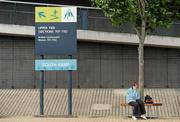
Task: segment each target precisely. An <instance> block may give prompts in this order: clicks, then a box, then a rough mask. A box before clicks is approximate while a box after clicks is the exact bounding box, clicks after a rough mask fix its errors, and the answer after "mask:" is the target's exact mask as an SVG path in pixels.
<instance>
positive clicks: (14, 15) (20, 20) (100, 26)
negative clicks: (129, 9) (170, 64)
mask: <svg viewBox="0 0 180 122" xmlns="http://www.w3.org/2000/svg"><path fill="white" fill-rule="evenodd" d="M35 6H66V5H58V4H45V3H34V2H20V1H7V0H0V23H2V24H17V25H28V26H34V25H35V22H34V20H35V14H34V9H35ZM77 8H78V10H77V14H78V18H77V28H78V29H85V30H95V31H106V32H123V33H133V32H134V31H133V29H132V27H131V25H130V24H127V25H123V26H120V27H114V26H112V24H111V21H110V19H108V18H107V17H105V16H104V14H103V12H102V11H101V10H100V9H99V8H94V7H83V6H77ZM83 12H84V13H85V14H82V13H83ZM172 28H173V29H157V31H155V33H153V34H156V35H166V36H177V37H179V36H180V30H178V28H180V23H179V22H176V23H173V27H172Z"/></svg>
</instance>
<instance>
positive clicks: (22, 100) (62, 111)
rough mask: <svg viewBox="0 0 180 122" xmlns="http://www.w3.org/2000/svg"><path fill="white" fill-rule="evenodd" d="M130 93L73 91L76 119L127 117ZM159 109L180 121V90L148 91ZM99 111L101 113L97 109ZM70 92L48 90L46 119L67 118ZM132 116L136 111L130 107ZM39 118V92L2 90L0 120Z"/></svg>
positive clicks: (116, 90)
mask: <svg viewBox="0 0 180 122" xmlns="http://www.w3.org/2000/svg"><path fill="white" fill-rule="evenodd" d="M126 91H127V89H73V115H77V116H86V117H102V116H103V117H119V116H122V117H123V116H124V114H125V109H124V108H122V107H120V106H119V103H120V102H123V101H124V100H125V99H124V95H125V93H126ZM145 94H149V95H150V96H152V98H154V99H155V101H156V102H162V103H163V106H162V107H159V109H158V111H159V116H160V117H180V89H145ZM96 108H97V109H96ZM67 110H68V108H67V90H66V89H46V90H45V115H67ZM128 110H129V111H130V112H131V111H132V110H131V108H130V107H129V109H128ZM155 112H156V109H155V108H151V109H150V116H156V113H155ZM38 114H39V90H37V89H14V90H8V89H1V90H0V116H1V117H3V118H4V117H17V116H34V115H38Z"/></svg>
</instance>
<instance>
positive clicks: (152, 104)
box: [120, 103, 162, 106]
mask: <svg viewBox="0 0 180 122" xmlns="http://www.w3.org/2000/svg"><path fill="white" fill-rule="evenodd" d="M120 105H121V106H129V104H128V103H120ZM144 105H145V106H162V103H151V104H148V103H145V104H144Z"/></svg>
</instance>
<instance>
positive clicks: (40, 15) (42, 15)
mask: <svg viewBox="0 0 180 122" xmlns="http://www.w3.org/2000/svg"><path fill="white" fill-rule="evenodd" d="M38 15H39V17H40V18H41V17H46V16H45V14H44V12H39V13H38Z"/></svg>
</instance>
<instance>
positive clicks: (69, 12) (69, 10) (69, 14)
mask: <svg viewBox="0 0 180 122" xmlns="http://www.w3.org/2000/svg"><path fill="white" fill-rule="evenodd" d="M71 17H73V18H74V15H73V13H72V11H71V9H68V11H67V12H66V14H65V16H64V19H69V18H71Z"/></svg>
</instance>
